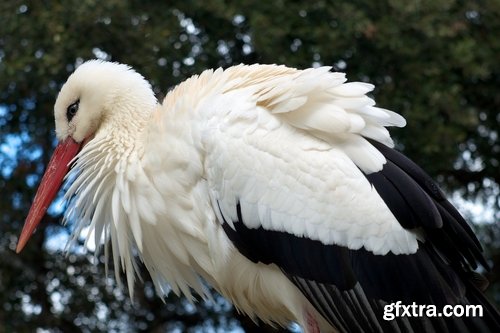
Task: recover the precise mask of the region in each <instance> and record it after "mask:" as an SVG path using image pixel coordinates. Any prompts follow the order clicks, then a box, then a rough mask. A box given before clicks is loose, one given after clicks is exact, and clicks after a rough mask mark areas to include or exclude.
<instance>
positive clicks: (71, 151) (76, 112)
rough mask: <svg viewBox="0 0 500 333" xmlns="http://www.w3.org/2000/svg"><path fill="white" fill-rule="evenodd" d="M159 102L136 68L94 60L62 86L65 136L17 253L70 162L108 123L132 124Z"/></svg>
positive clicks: (58, 110) (60, 116)
mask: <svg viewBox="0 0 500 333" xmlns="http://www.w3.org/2000/svg"><path fill="white" fill-rule="evenodd" d="M155 105H156V98H155V96H154V93H153V91H152V89H151V86H150V84H149V83H148V82H147V81H146V80H145V79H144V78H143V77H142V76H141V75H140V74H138V73H137V72H135V71H134V70H132V69H131V68H130V67H128V66H126V65H122V64H118V63H111V62H105V61H100V60H90V61H87V62H85V63H84V64H82V65H81V66H79V67H78V68H77V69H76V70H75V72H74V73H73V74H71V76H70V77H69V78H68V80H67V81H66V83H65V84H64V85H63V86H62V88H61V91H60V92H59V96H58V97H57V100H56V103H55V105H54V117H55V123H56V136H57V138H58V139H59V144H58V145H57V147H56V149H55V151H54V154H53V155H52V158H51V160H50V162H49V165H48V166H47V168H46V171H45V174H44V176H43V178H42V181H41V183H40V186H39V188H38V191H37V193H36V195H35V199H34V201H33V204H32V206H31V209H30V212H29V214H28V217H27V218H26V222H25V224H24V228H23V231H22V233H21V236H20V237H19V242H18V245H17V249H16V251H17V252H19V251H21V250H22V248H23V247H24V245H25V244H26V242H27V241H28V239H29V237H30V236H31V234H32V233H33V231H34V230H35V228H36V226H37V225H38V224H39V222H40V221H41V219H42V218H43V216H44V215H45V212H46V210H47V208H48V206H49V205H50V203H51V202H52V201H53V199H54V197H55V196H56V194H57V192H58V190H59V188H60V187H61V184H62V182H63V179H64V176H65V175H66V174H67V172H68V170H69V164H70V163H71V161H72V160H73V158H74V157H75V156H76V155H77V154H78V152H79V151H80V150H81V148H82V147H83V146H84V145H85V144H86V143H87V142H88V141H90V140H91V139H92V138H93V137H94V136H95V135H97V134H99V131H100V130H101V129H102V128H103V127H104V126H103V125H104V124H108V125H109V124H110V123H111V124H112V126H114V127H115V128H122V127H123V128H127V123H133V124H135V123H137V120H138V119H144V118H147V116H148V114H149V113H150V112H151V111H152V110H153V108H154V106H155Z"/></svg>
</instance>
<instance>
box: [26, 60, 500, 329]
mask: <svg viewBox="0 0 500 333" xmlns="http://www.w3.org/2000/svg"><path fill="white" fill-rule="evenodd" d="M372 88H373V87H372V86H371V85H369V84H365V83H345V77H344V75H343V74H341V73H332V72H329V68H318V69H308V70H302V71H301V70H296V69H291V68H287V67H284V66H274V65H253V66H236V67H232V68H229V69H227V70H222V69H218V70H216V71H211V70H210V71H205V72H203V73H202V74H201V75H199V76H195V77H192V78H190V79H188V80H187V81H185V82H183V83H182V84H180V85H179V86H177V87H176V88H174V89H173V90H172V91H171V92H170V93H168V94H167V96H166V97H165V99H164V101H163V103H161V104H158V103H157V101H156V99H155V97H154V95H153V93H152V90H151V88H150V86H149V84H148V83H147V82H146V81H145V80H144V79H143V78H142V77H141V76H140V75H138V74H137V73H135V72H134V71H132V70H131V69H129V68H128V67H126V66H124V65H119V64H114V63H106V62H100V61H90V62H87V63H85V64H83V65H82V66H81V67H79V68H78V69H77V71H76V72H75V73H74V74H73V75H72V76H71V77H70V78H69V79H68V82H67V83H66V84H65V86H63V88H62V90H61V93H60V95H59V97H58V100H57V102H56V105H55V116H56V133H57V136H58V138H59V139H60V140H61V142H62V144H61V145H62V146H63V148H64V147H66V146H68V147H71V149H76V148H74V146H75V145H77V146H78V149H80V147H81V150H79V152H78V151H76V152H74V154H76V153H77V152H78V155H77V159H76V160H75V162H74V165H73V167H72V169H71V170H70V171H69V179H70V180H71V182H72V183H71V185H70V187H69V188H68V190H67V192H66V198H67V199H68V200H69V202H70V205H69V208H68V212H67V213H66V214H65V215H66V218H67V219H71V220H74V221H75V222H76V223H77V228H76V231H75V232H74V237H78V235H79V230H81V229H82V228H83V227H85V226H88V225H90V227H91V229H92V230H93V233H91V234H92V235H94V237H95V239H96V242H97V243H100V241H101V239H104V240H105V242H107V243H110V244H111V246H112V248H113V259H114V264H115V268H116V272H117V274H118V267H122V268H123V269H124V271H125V272H126V275H127V281H128V283H129V290H133V288H132V285H133V283H134V276H135V273H136V272H135V271H136V263H135V262H136V260H141V261H143V262H144V264H145V266H146V267H147V269H148V270H149V273H150V274H151V277H152V279H153V281H154V282H155V285H156V288H157V290H158V292H159V293H160V294H162V293H166V292H167V291H168V290H169V289H168V288H167V286H169V287H171V288H172V289H173V290H174V291H175V292H176V293H183V294H184V295H186V296H187V297H189V298H191V297H192V296H191V292H192V290H194V291H196V292H197V293H198V294H200V295H202V296H207V295H208V294H207V291H206V290H205V289H204V286H203V284H202V283H201V279H200V277H201V278H202V279H205V280H206V281H208V282H209V283H210V284H211V285H213V286H214V287H215V289H217V290H218V291H219V292H220V293H221V294H222V295H224V296H225V297H227V298H228V299H229V300H230V301H231V302H233V303H234V304H235V305H236V307H238V309H240V310H241V311H243V312H245V313H246V314H248V315H250V316H252V317H254V318H255V317H258V318H260V319H261V320H263V321H265V322H269V323H277V324H281V325H286V324H287V323H288V322H289V321H294V320H295V321H297V322H299V324H301V325H302V326H303V327H305V328H306V330H307V331H308V332H310V333H312V332H314V331H315V330H317V329H318V328H319V329H321V332H330V331H332V332H333V331H335V329H334V327H335V328H336V329H338V330H339V331H342V332H362V331H366V332H371V331H388V329H387V327H390V328H392V329H394V331H398V329H400V330H401V331H411V330H412V329H413V330H418V328H415V326H412V325H415V323H414V322H412V321H411V320H410V319H399V320H397V321H394V322H393V324H388V323H387V322H384V320H383V319H382V318H380V314H381V308H383V306H384V305H385V304H387V303H390V302H395V301H398V300H402V301H406V302H408V303H411V302H412V301H420V302H421V304H425V302H427V303H435V304H439V305H444V304H467V303H470V302H472V301H471V300H470V299H471V297H472V296H471V295H473V297H474V299H475V300H481V301H482V302H486V301H485V300H484V299H483V298H481V297H482V296H478V295H480V292H479V291H478V290H476V289H475V287H474V285H473V284H472V283H470V282H469V281H468V279H467V278H466V277H465V275H466V274H469V273H472V270H471V267H475V265H476V261H479V262H481V263H482V262H483V261H484V259H483V258H482V256H481V253H480V248H479V244H478V243H477V240H476V239H475V237H474V236H473V234H472V233H471V232H470V229H469V227H468V226H467V225H466V224H465V221H463V220H462V219H461V217H460V216H459V215H457V214H458V213H456V211H455V210H454V208H453V207H452V206H451V205H449V203H448V202H447V201H446V199H445V198H444V197H443V196H442V194H441V192H439V190H437V189H436V188H435V187H433V186H434V185H433V184H434V183H432V181H430V180H429V179H428V178H427V176H426V175H425V174H423V173H422V172H421V170H420V169H418V167H416V166H414V164H412V162H411V161H408V160H406V159H405V158H404V157H402V155H399V154H398V153H396V152H395V151H393V150H392V149H391V148H390V147H392V145H393V143H392V140H391V138H390V136H389V133H388V131H387V130H386V129H385V126H404V124H405V121H404V119H403V118H402V117H401V116H399V115H397V114H395V113H393V112H391V111H388V110H384V109H380V108H377V107H375V106H374V104H375V103H374V102H373V100H372V99H371V98H369V97H367V96H366V94H367V93H368V92H369V91H371V90H372ZM89 96H90V97H89ZM71 105H76V111H75V110H74V109H75V107H73V109H70V106H71ZM73 111H74V112H73ZM63 148H61V149H63ZM72 151H73V150H72ZM71 154H72V153H71ZM71 154H70V153H68V156H69V155H71ZM69 160H70V158H69V157H68V158H66V159H64V161H65V163H68V161H69ZM398 182H400V183H399V184H398ZM42 183H44V182H43V181H42ZM406 190H408V193H409V194H405V191H406ZM35 202H37V201H36V200H35ZM45 205H46V204H45ZM35 206H36V205H35ZM42 206H43V205H42ZM37 207H38V206H37ZM42 215H43V214H42ZM30 216H31V213H30ZM29 221H31V220H30V217H28V222H29ZM28 222H27V225H32V224H33V223H34V222H29V223H28ZM35 224H36V223H35ZM31 231H32V229H31V230H28V231H27V234H28V236H29V234H31ZM441 237H442V238H443V242H442V243H440V242H439V238H441ZM25 242H26V239H22V240H21V241H20V243H21V247H22V246H23V245H24V243H25ZM454 244H457V245H454ZM106 248H107V247H106ZM136 254H137V255H136ZM471 290H472V291H471ZM468 293H471V294H468ZM486 304H487V303H486ZM485 311H486V310H485ZM487 311H488V315H489V316H490V317H491V318H493V319H491V318H490V319H489V322H487V323H486V324H484V323H482V322H474V323H473V324H468V323H466V322H465V321H464V322H463V323H462V321H460V320H459V321H457V322H458V324H457V323H455V322H454V323H452V324H447V323H446V322H445V321H444V319H443V320H441V319H439V320H438V319H436V320H435V321H429V322H431V323H432V324H428V325H430V326H433V325H434V326H433V327H434V329H435V331H442V330H441V329H442V328H443V327H446V326H447V325H449V327H451V328H450V330H452V329H453V328H454V327H459V326H460V325H462V326H463V327H467V329H469V330H473V329H475V328H481V329H483V328H484V329H490V327H498V314H497V313H495V311H496V310H495V309H494V308H493V307H492V306H490V305H489V307H487ZM311 318H313V323H312V324H311V320H310V319H311ZM391 325H392V326H391ZM443 325H444V326H443ZM454 325H455V326H454ZM457 325H458V326H457ZM474 325H475V326H474ZM394 327H397V328H394ZM409 327H410V329H408V328H409ZM411 327H413V328H411ZM460 327H461V326H460ZM490 330H491V329H490ZM493 331H494V330H493Z"/></svg>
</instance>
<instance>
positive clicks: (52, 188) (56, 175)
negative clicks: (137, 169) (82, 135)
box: [16, 137, 82, 253]
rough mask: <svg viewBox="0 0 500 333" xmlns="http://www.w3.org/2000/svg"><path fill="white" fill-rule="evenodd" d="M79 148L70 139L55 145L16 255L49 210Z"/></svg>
mask: <svg viewBox="0 0 500 333" xmlns="http://www.w3.org/2000/svg"><path fill="white" fill-rule="evenodd" d="M81 146H82V143H77V142H75V141H74V140H73V139H72V138H70V137H68V138H67V139H66V140H64V141H62V142H59V144H58V145H57V147H56V149H55V151H54V154H53V155H52V158H51V159H50V162H49V165H48V166H47V169H46V170H45V174H44V175H43V177H42V181H41V183H40V186H39V187H38V190H37V192H36V195H35V199H34V200H33V204H32V205H31V208H30V211H29V213H28V217H27V218H26V222H24V227H23V231H22V232H21V235H20V236H19V241H18V243H17V247H16V253H19V252H21V250H22V249H23V248H24V246H25V245H26V243H27V242H28V240H29V239H30V237H31V235H32V234H33V231H34V230H35V228H36V227H37V225H38V224H39V223H40V221H41V220H42V217H43V216H44V215H45V212H46V211H47V208H49V206H50V204H51V203H52V201H53V200H54V198H55V196H56V194H57V192H58V191H59V188H60V187H61V185H62V182H63V180H64V176H66V174H67V173H68V170H69V163H70V162H71V160H72V159H73V158H74V157H75V156H76V154H78V151H79V150H80V147H81Z"/></svg>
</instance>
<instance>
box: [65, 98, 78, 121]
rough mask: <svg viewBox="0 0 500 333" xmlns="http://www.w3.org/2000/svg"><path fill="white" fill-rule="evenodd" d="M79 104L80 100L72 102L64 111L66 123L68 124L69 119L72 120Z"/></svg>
mask: <svg viewBox="0 0 500 333" xmlns="http://www.w3.org/2000/svg"><path fill="white" fill-rule="evenodd" d="M79 104H80V100H77V101H76V102H74V103H73V104H71V105H70V106H68V108H67V109H66V118H68V122H70V121H71V119H73V117H74V116H75V114H76V113H77V112H78V106H79Z"/></svg>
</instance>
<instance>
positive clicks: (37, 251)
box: [0, 0, 500, 333]
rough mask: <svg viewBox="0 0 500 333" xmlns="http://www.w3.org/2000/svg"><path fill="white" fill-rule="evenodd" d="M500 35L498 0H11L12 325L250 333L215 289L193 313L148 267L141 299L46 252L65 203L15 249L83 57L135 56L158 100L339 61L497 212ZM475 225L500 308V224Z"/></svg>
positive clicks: (1, 29)
mask: <svg viewBox="0 0 500 333" xmlns="http://www.w3.org/2000/svg"><path fill="white" fill-rule="evenodd" d="M499 31H500V2H499V1H495V0H482V1H453V0H420V1H397V0H380V1H371V0H357V1H349V0H337V1H326V0H320V1H311V2H305V1H298V0H294V1H285V0H277V1H257V0H243V1H235V2H234V3H233V2H230V1H222V0H206V1H190V0H182V1H179V0H172V1H119V0H110V1H95V0H69V1H23V0H10V1H2V2H1V4H0V188H1V191H2V193H3V195H5V197H4V199H3V200H1V201H0V212H1V213H0V218H1V224H0V333H1V332H14V331H16V332H32V331H34V330H35V329H36V328H40V329H45V330H48V331H53V332H69V331H71V332H76V331H83V332H89V331H101V332H112V331H115V332H116V331H127V332H131V331H144V332H146V331H147V332H150V331H151V332H161V331H175V330H176V329H177V330H178V331H193V332H194V331H214V330H215V331H226V330H231V328H238V327H244V328H245V330H247V331H250V330H252V326H251V324H250V323H249V321H248V320H247V319H244V318H242V317H235V315H236V314H235V313H234V310H233V309H232V308H231V307H230V306H229V305H228V304H227V303H225V302H224V301H223V300H221V299H220V297H217V296H216V297H215V301H214V302H204V303H201V304H199V306H197V307H196V308H194V307H193V306H192V305H190V304H186V302H185V301H184V300H182V299H178V298H176V297H174V296H172V297H168V298H167V299H166V300H165V301H166V303H165V304H164V303H162V302H161V300H160V299H159V298H158V297H156V296H155V295H154V291H153V289H152V287H151V283H150V282H149V281H148V280H147V274H144V279H145V282H144V284H140V285H137V286H136V288H137V289H138V290H137V291H136V295H138V296H137V297H136V299H135V300H134V301H135V304H132V303H131V301H130V300H129V299H128V296H127V293H126V291H125V292H124V291H122V290H121V289H120V288H118V287H117V286H116V282H115V281H114V279H112V278H106V277H105V274H104V269H103V266H104V265H103V264H102V262H100V261H102V258H94V257H93V255H89V254H85V253H83V252H82V251H81V248H79V249H75V251H72V252H71V254H70V255H69V256H67V257H65V256H64V255H63V254H61V252H60V251H54V250H51V248H50V246H47V240H52V242H54V241H55V242H57V240H58V239H60V238H61V237H60V235H61V234H64V233H67V232H68V230H67V227H63V226H60V225H59V218H60V216H59V215H58V213H57V210H53V211H52V213H53V214H52V215H49V216H47V218H46V219H45V221H44V223H43V227H42V230H39V231H38V232H37V233H36V236H35V237H34V239H33V240H32V241H31V242H30V243H29V245H28V247H27V249H26V250H25V251H24V252H23V253H22V254H21V255H15V254H14V252H13V249H14V248H15V244H16V241H17V235H18V234H19V232H20V230H21V225H22V223H23V219H24V217H25V215H26V212H27V211H28V208H29V205H30V202H31V199H32V197H33V195H34V191H35V187H36V185H37V183H38V180H39V177H40V174H41V173H42V171H43V168H44V166H45V165H46V163H47V161H48V158H49V156H50V154H51V152H52V149H53V146H54V125H53V118H52V105H53V103H54V100H55V97H56V95H57V92H58V90H59V88H60V86H61V84H62V83H63V82H64V81H65V79H66V78H67V76H68V74H69V73H70V72H72V71H73V70H74V68H75V67H76V66H77V65H78V64H80V63H81V62H83V61H84V60H87V59H90V58H96V57H97V58H103V59H108V60H115V61H119V62H124V63H127V64H130V65H132V66H133V67H135V68H136V69H137V70H138V71H139V72H140V73H142V74H143V75H144V76H145V77H146V78H148V79H149V80H150V81H151V82H152V84H153V86H154V88H155V90H156V92H157V93H158V95H159V96H161V95H162V94H165V92H166V91H167V89H169V88H170V87H172V86H174V85H175V84H177V83H179V82H181V81H182V80H184V79H185V78H186V77H188V76H190V75H192V74H195V73H199V72H201V71H202V70H204V69H206V68H211V67H218V66H223V67H226V66H230V65H232V64H237V63H241V62H244V63H254V62H260V63H283V64H287V65H289V66H296V67H301V68H303V67H309V66H318V65H328V66H333V68H334V69H335V70H339V71H344V72H347V74H348V77H349V79H350V80H363V81H369V82H372V83H374V84H376V85H377V89H376V90H375V92H374V95H375V96H376V99H377V101H378V104H379V105H381V106H383V107H387V108H389V109H392V110H396V111H398V112H400V113H402V114H403V115H404V116H405V117H406V119H407V120H408V126H407V127H406V128H405V129H404V130H394V131H393V134H394V136H395V137H396V139H397V142H398V144H399V147H400V148H401V149H403V150H404V151H405V153H406V154H407V155H409V156H410V157H411V158H413V159H414V160H416V161H417V162H418V163H420V164H421V165H422V166H423V167H424V168H425V169H426V170H427V171H428V172H429V173H430V174H431V175H433V176H434V177H437V179H438V180H439V181H441V182H442V184H443V185H444V184H446V186H445V188H446V190H447V191H448V192H449V193H452V191H459V192H460V193H461V194H462V195H464V196H466V197H468V198H470V199H474V200H480V202H482V203H483V204H486V206H487V207H489V208H488V210H489V211H493V213H492V214H490V215H493V217H492V219H493V221H496V220H498V217H499V213H498V212H499V206H500V190H499V184H500V172H499V161H500V145H499V142H498V131H499V128H500V127H499V123H500V115H499V112H498V110H500V94H498V88H499V87H500V66H499V58H498V55H499V54H500V39H499V38H498V32H499ZM476 229H478V232H479V234H480V237H481V238H482V241H483V243H484V244H485V245H486V250H487V253H488V256H489V258H490V260H492V262H495V266H494V269H493V271H492V272H491V273H489V277H490V279H491V280H492V288H491V289H490V290H491V291H492V294H491V296H492V297H495V295H496V301H497V302H499V294H500V287H499V285H500V281H499V279H500V278H499V277H500V272H499V270H500V268H499V267H500V265H499V262H500V251H499V248H500V244H499V239H500V238H499V237H498V236H500V231H499V227H498V225H497V224H496V223H494V222H492V223H489V224H481V225H479V226H477V227H476ZM96 261H98V263H97V265H96ZM235 318H236V319H235ZM238 318H239V319H238Z"/></svg>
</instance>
